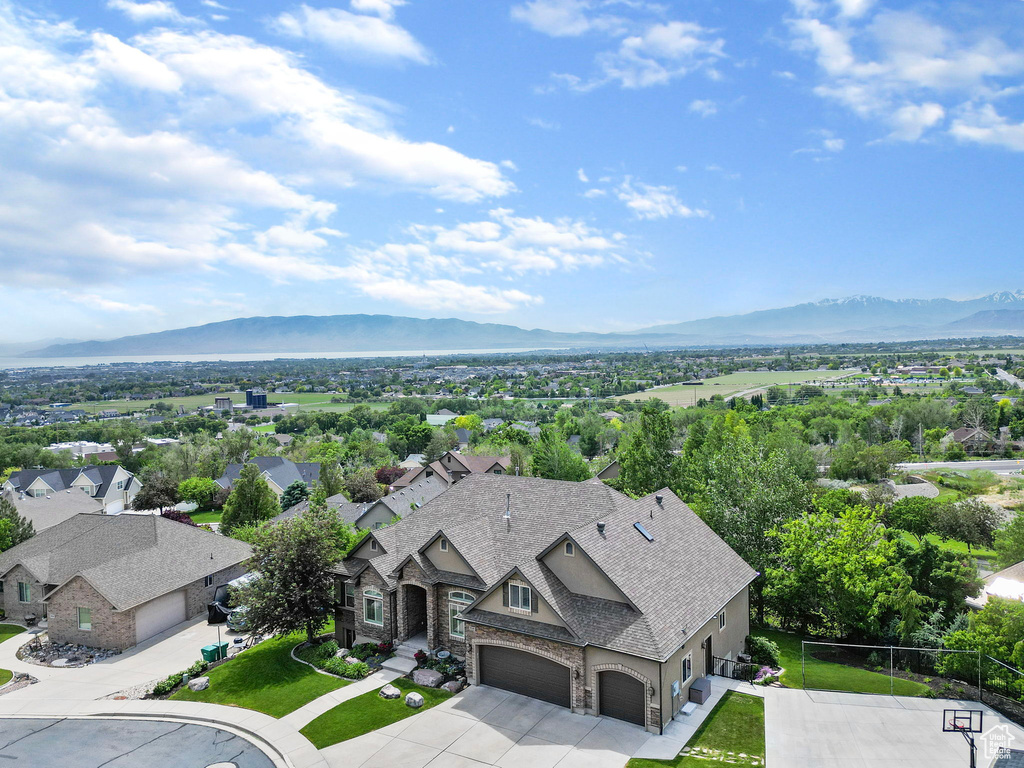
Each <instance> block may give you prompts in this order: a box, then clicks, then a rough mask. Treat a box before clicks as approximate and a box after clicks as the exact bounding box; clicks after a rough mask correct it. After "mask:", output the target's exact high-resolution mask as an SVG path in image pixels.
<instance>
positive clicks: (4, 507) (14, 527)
mask: <svg viewBox="0 0 1024 768" xmlns="http://www.w3.org/2000/svg"><path fill="white" fill-rule="evenodd" d="M0 523H6V524H7V535H8V536H9V537H10V540H11V543H10V544H8V545H7V546H6V547H2V548H0V551H2V549H9V548H10V547H15V546H17V545H18V544H21V543H22V542H23V541H28V540H29V539H31V538H32V537H33V536H35V535H36V530H35V528H34V527H33V525H32V521H31V520H28V519H27V518H25V517H22V516H21V514H20V513H19V512H18V508H17V506H15V504H14V502H13V501H11V500H10V499H9V498H7V496H5V495H3V494H0Z"/></svg>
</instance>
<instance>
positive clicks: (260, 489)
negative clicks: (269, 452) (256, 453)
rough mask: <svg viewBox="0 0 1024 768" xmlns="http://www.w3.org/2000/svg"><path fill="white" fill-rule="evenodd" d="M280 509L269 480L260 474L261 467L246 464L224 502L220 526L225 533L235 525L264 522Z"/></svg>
mask: <svg viewBox="0 0 1024 768" xmlns="http://www.w3.org/2000/svg"><path fill="white" fill-rule="evenodd" d="M280 511H281V505H280V504H278V503H277V497H276V496H275V495H274V492H273V491H272V490H270V486H269V485H267V481H266V480H264V479H263V478H262V477H261V476H260V469H259V467H257V466H256V465H255V464H246V465H245V466H244V467H242V471H241V473H239V475H238V479H237V480H235V482H234V486H233V487H232V489H231V495H230V496H228V500H227V501H226V502H225V503H224V514H223V516H222V517H221V521H220V526H221V529H222V530H223V531H224V533H230V532H231V529H232V528H234V527H235V526H238V525H255V524H258V523H262V522H264V521H265V520H269V519H270V518H272V517H274V515H276V514H278V513H279V512H280Z"/></svg>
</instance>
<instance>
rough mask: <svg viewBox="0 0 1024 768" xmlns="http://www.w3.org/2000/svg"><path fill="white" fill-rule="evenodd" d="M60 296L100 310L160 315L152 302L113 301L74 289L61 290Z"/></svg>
mask: <svg viewBox="0 0 1024 768" xmlns="http://www.w3.org/2000/svg"><path fill="white" fill-rule="evenodd" d="M60 294H61V296H62V297H63V298H64V300H66V301H73V302H75V303H77V304H82V305H83V306H86V307H89V308H90V309H98V310H100V311H101V312H145V313H147V314H158V315H162V314H163V312H161V311H160V310H159V309H157V308H156V307H155V306H153V305H152V304H137V303H136V304H128V303H127V302H123V301H115V300H113V299H111V298H108V297H106V296H100V295H98V294H95V293H76V292H75V291H61V292H60Z"/></svg>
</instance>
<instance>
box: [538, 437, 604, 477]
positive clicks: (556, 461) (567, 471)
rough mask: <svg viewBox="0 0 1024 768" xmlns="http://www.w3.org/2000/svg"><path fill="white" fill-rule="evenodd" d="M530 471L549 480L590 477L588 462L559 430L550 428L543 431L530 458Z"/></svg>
mask: <svg viewBox="0 0 1024 768" xmlns="http://www.w3.org/2000/svg"><path fill="white" fill-rule="evenodd" d="M530 473H531V474H532V475H533V476H534V477H545V478H547V479H548V480H571V481H573V482H577V483H579V482H582V481H584V480H589V479H590V476H591V475H590V470H589V469H587V463H586V462H585V461H584V460H583V457H582V456H580V455H579V454H578V453H576V451H574V450H573V449H572V448H570V447H569V444H568V443H566V442H565V440H563V439H562V435H561V433H560V432H558V430H555V429H548V430H545V431H544V432H542V433H541V435H540V440H538V441H537V444H536V445H535V446H534V449H533V458H531V459H530Z"/></svg>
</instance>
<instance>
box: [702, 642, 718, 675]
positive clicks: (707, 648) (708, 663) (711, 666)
mask: <svg viewBox="0 0 1024 768" xmlns="http://www.w3.org/2000/svg"><path fill="white" fill-rule="evenodd" d="M714 671H715V651H714V648H713V647H712V643H711V635H708V639H707V640H705V641H704V675H705V677H706V676H707V675H712V674H714Z"/></svg>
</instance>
